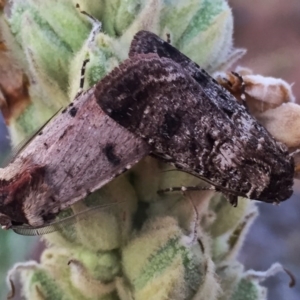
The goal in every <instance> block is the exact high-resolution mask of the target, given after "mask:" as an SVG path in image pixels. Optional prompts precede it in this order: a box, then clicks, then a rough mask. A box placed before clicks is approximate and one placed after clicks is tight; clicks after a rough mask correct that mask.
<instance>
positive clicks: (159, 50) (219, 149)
mask: <svg viewBox="0 0 300 300" xmlns="http://www.w3.org/2000/svg"><path fill="white" fill-rule="evenodd" d="M95 97H96V99H97V103H98V104H99V105H100V107H101V109H102V110H103V111H104V112H106V113H107V114H108V115H109V116H110V117H111V118H112V119H114V120H115V121H116V122H117V123H119V124H120V125H122V126H123V127H125V128H126V129H127V130H129V131H130V132H132V133H134V134H135V135H136V136H139V137H140V138H142V139H143V140H144V141H145V142H146V143H147V144H148V145H149V146H150V149H151V152H152V153H153V155H154V156H156V157H157V158H160V159H164V160H165V161H168V162H170V163H173V164H174V165H175V166H176V167H177V168H178V169H179V170H183V171H185V172H188V173H190V174H192V175H194V176H197V177H199V178H202V179H204V180H205V181H207V182H208V183H210V184H212V185H213V186H215V189H216V190H217V191H221V192H222V193H223V194H224V195H225V196H226V197H227V198H228V200H229V201H230V202H231V203H232V204H233V205H236V204H237V198H238V196H242V197H246V198H250V199H256V200H260V201H264V202H269V203H279V202H281V201H284V200H286V199H288V198H289V197H290V196H291V194H292V186H293V177H294V161H293V158H292V157H291V155H289V153H288V150H287V147H286V146H285V145H283V144H282V143H280V142H278V141H276V140H275V139H274V138H273V137H272V136H271V135H270V134H269V133H268V132H267V131H266V130H265V128H264V127H263V126H261V125H260V124H259V123H258V122H257V120H256V119H255V118H254V117H252V116H251V115H250V113H249V112H248V111H247V108H246V107H245V106H244V105H242V104H240V103H238V101H237V100H236V99H235V98H234V96H233V95H232V94H230V93H229V92H228V91H227V90H226V89H224V88H223V87H222V86H221V85H220V84H218V82H217V81H216V80H215V79H213V78H212V77H211V76H210V75H208V74H207V73H206V72H205V70H203V69H202V68H200V67H199V66H198V65H197V64H196V63H194V62H193V61H191V60H190V59H189V58H188V57H186V56H185V55H184V54H182V53H181V52H179V51H178V50H177V49H176V48H174V47H173V46H171V45H170V44H169V43H167V42H165V41H164V40H162V39H161V38H159V37H158V36H157V35H155V34H153V33H150V32H147V31H140V32H138V33H137V34H136V35H135V37H134V39H133V41H132V44H131V48H130V52H129V59H128V60H126V61H125V62H123V63H122V64H121V65H120V66H119V67H118V68H116V69H114V70H113V71H112V72H111V73H110V74H109V75H107V76H106V77H105V78H104V79H103V80H101V81H100V82H99V83H98V84H97V86H96V90H95Z"/></svg>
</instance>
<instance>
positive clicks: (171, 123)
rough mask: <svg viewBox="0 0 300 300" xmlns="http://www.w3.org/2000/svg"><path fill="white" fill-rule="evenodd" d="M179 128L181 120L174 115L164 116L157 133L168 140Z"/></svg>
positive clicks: (167, 114)
mask: <svg viewBox="0 0 300 300" xmlns="http://www.w3.org/2000/svg"><path fill="white" fill-rule="evenodd" d="M180 126H181V118H180V116H179V115H176V114H170V113H166V114H165V119H164V121H163V124H162V126H161V127H160V128H159V133H160V134H161V135H162V136H164V137H165V138H167V139H170V138H171V137H172V136H173V135H175V134H176V132H177V131H178V129H179V128H180Z"/></svg>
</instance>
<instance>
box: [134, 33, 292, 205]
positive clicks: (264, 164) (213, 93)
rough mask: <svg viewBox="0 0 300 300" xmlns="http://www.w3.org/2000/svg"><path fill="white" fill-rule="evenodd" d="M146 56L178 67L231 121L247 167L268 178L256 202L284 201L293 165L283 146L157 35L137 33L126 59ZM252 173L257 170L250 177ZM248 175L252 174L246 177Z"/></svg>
mask: <svg viewBox="0 0 300 300" xmlns="http://www.w3.org/2000/svg"><path fill="white" fill-rule="evenodd" d="M149 53H156V54H157V55H158V56H159V57H161V58H163V57H165V58H169V59H172V60H173V61H175V62H176V63H178V64H180V66H181V67H182V68H183V69H184V70H185V71H186V72H187V73H189V75H191V76H192V77H193V78H194V79H195V80H196V81H197V83H199V85H201V87H202V89H203V91H204V93H205V94H206V96H207V97H208V98H209V100H210V101H212V102H214V103H215V105H216V107H217V109H218V110H221V111H223V112H224V113H225V114H227V116H228V117H229V118H230V119H231V121H232V123H233V124H234V126H235V127H236V128H237V129H238V133H239V135H238V136H236V138H238V139H239V140H240V142H241V143H242V144H244V147H245V148H244V151H243V152H244V156H245V160H246V161H249V164H251V163H252V164H256V165H257V166H258V169H260V170H262V172H265V174H267V175H268V176H269V184H268V185H267V186H265V188H264V190H263V191H262V193H261V195H260V199H261V200H265V201H270V202H271V201H272V199H273V200H275V198H276V199H277V200H275V201H278V200H279V199H280V200H279V201H281V200H283V199H287V198H288V197H289V195H290V194H291V193H292V189H291V186H292V185H293V174H294V167H293V165H294V163H293V160H292V158H291V157H290V156H289V155H288V153H287V148H286V147H285V145H283V144H281V143H279V142H277V141H275V140H274V139H273V137H272V136H271V135H270V134H269V133H268V132H267V131H266V130H265V128H264V127H263V126H261V125H260V124H259V123H258V122H257V120H256V119H255V118H253V117H252V116H251V115H250V114H249V113H248V111H247V109H246V108H245V107H244V106H243V105H240V104H239V103H238V102H237V101H236V99H235V98H234V96H233V95H231V94H230V93H229V92H228V91H227V90H226V89H224V88H223V87H222V86H221V85H219V84H218V82H217V81H216V80H215V79H214V78H212V77H211V76H210V75H209V74H208V73H207V72H206V71H205V70H204V69H202V68H201V67H200V66H199V65H197V64H196V63H195V62H193V61H192V60H191V59H189V58H188V57H187V56H185V55H184V54H183V53H181V52H180V51H179V50H177V49H176V48H175V47H173V46H172V45H170V44H169V43H167V42H165V41H164V40H162V39H161V38H160V37H158V36H157V35H155V34H153V33H151V32H148V31H140V32H138V33H137V34H136V35H135V37H134V38H133V41H132V44H131V48H130V52H129V56H130V57H134V56H135V55H140V54H149ZM245 141H246V142H245ZM249 144H250V145H251V147H250V148H249ZM246 147H247V148H246ZM257 150H260V151H257ZM264 170H265V171H264ZM256 173H257V171H256V172H255V173H254V174H256ZM248 176H255V175H252V174H249V175H248ZM285 178H286V179H285ZM258 184H259V183H258ZM263 184H264V183H262V185H263ZM262 185H261V187H260V188H262ZM284 185H285V186H286V188H284V189H283V190H282V192H280V190H279V188H277V187H278V186H280V187H281V186H284ZM256 186H257V184H255V185H254V186H252V188H251V189H250V191H249V192H248V194H247V196H248V197H250V196H252V197H255V195H256V197H257V193H254V194H253V192H252V190H253V189H257V187H256ZM276 186H277V187H276Z"/></svg>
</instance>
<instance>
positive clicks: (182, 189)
mask: <svg viewBox="0 0 300 300" xmlns="http://www.w3.org/2000/svg"><path fill="white" fill-rule="evenodd" d="M209 190H212V191H215V190H216V189H215V187H214V186H208V187H205V186H203V187H201V186H176V187H170V188H167V189H162V190H158V191H157V193H158V194H164V193H168V192H186V191H209Z"/></svg>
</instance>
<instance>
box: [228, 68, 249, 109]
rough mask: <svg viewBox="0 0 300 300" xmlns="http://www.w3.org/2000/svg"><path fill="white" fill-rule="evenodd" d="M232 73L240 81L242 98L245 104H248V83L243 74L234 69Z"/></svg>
mask: <svg viewBox="0 0 300 300" xmlns="http://www.w3.org/2000/svg"><path fill="white" fill-rule="evenodd" d="M231 74H232V75H234V76H235V77H236V78H237V79H238V80H239V82H240V94H241V95H240V98H241V99H242V101H243V103H244V105H245V106H246V84H245V81H244V79H243V76H242V75H240V74H239V73H237V72H234V71H232V72H231Z"/></svg>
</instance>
